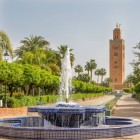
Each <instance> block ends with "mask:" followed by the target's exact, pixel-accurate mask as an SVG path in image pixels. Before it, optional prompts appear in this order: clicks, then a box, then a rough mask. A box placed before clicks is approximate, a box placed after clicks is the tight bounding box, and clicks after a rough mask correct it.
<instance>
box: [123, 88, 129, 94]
mask: <svg viewBox="0 0 140 140" xmlns="http://www.w3.org/2000/svg"><path fill="white" fill-rule="evenodd" d="M123 91H124V92H126V93H131V88H124V89H123Z"/></svg>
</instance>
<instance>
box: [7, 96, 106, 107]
mask: <svg viewBox="0 0 140 140" xmlns="http://www.w3.org/2000/svg"><path fill="white" fill-rule="evenodd" d="M103 95H104V93H75V94H71V95H70V97H69V99H70V100H78V99H82V100H85V99H86V98H89V99H91V98H96V97H100V96H103ZM57 101H59V95H43V96H20V97H17V96H15V97H7V105H8V107H9V108H17V107H24V106H36V105H45V104H49V103H56V102H57Z"/></svg>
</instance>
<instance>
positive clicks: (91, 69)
mask: <svg viewBox="0 0 140 140" xmlns="http://www.w3.org/2000/svg"><path fill="white" fill-rule="evenodd" d="M96 67H97V64H96V62H95V60H93V59H91V60H90V78H91V81H92V77H93V76H92V75H93V70H94V69H96Z"/></svg>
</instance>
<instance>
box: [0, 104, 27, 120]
mask: <svg viewBox="0 0 140 140" xmlns="http://www.w3.org/2000/svg"><path fill="white" fill-rule="evenodd" d="M18 116H19V117H20V116H27V107H22V108H0V118H4V117H6V118H8V117H18Z"/></svg>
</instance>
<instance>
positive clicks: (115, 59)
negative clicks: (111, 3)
mask: <svg viewBox="0 0 140 140" xmlns="http://www.w3.org/2000/svg"><path fill="white" fill-rule="evenodd" d="M109 48H110V53H109V54H110V58H109V59H110V87H111V88H112V89H113V90H122V89H123V87H124V85H123V83H124V77H125V41H124V40H123V39H122V37H121V29H120V25H118V24H116V27H115V29H114V30H113V39H111V40H110V42H109Z"/></svg>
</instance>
